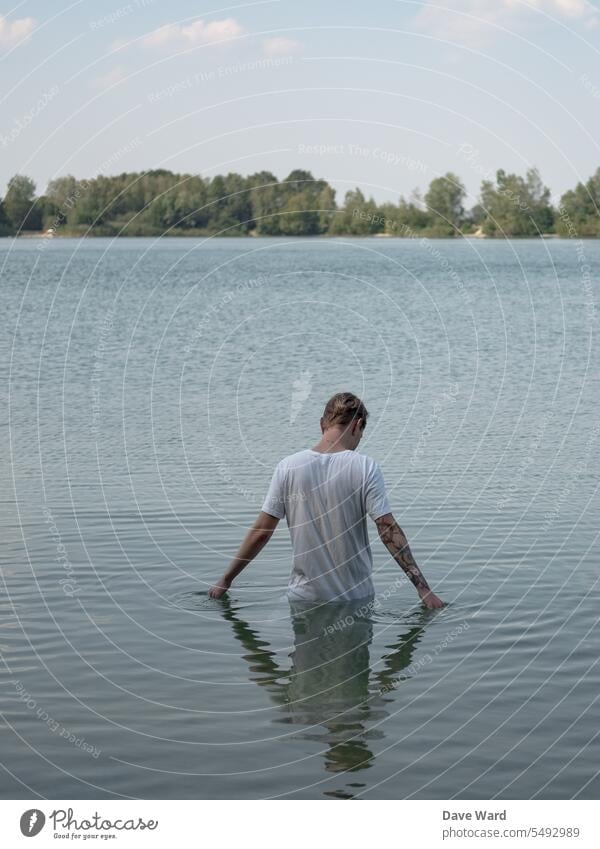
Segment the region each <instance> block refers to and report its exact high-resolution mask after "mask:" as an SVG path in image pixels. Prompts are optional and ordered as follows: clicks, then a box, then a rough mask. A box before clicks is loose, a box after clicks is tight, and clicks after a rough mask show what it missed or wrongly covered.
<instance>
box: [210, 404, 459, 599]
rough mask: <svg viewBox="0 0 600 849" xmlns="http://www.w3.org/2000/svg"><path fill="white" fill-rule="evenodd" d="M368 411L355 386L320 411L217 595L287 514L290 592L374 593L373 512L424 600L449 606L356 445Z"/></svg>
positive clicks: (311, 595)
mask: <svg viewBox="0 0 600 849" xmlns="http://www.w3.org/2000/svg"><path fill="white" fill-rule="evenodd" d="M368 415H369V413H368V411H367V408H366V407H365V405H364V404H363V403H362V401H361V400H360V398H357V397H356V395H353V394H352V393H351V392H340V393H338V394H337V395H334V396H333V398H330V399H329V401H328V402H327V404H326V406H325V410H324V412H323V416H322V418H321V434H322V435H321V439H320V441H319V442H318V443H317V444H316V445H315V447H314V448H312V449H306V450H304V451H299V452H298V453H297V454H292V455H291V456H289V457H285V458H284V459H283V460H282V461H281V462H280V463H279V464H278V465H277V468H276V469H275V473H274V474H273V479H272V480H271V486H270V488H269V491H268V493H267V497H266V499H265V502H264V504H263V508H262V510H261V512H260V513H259V514H258V518H257V519H256V521H255V522H254V525H253V526H252V528H250V530H249V531H248V533H247V534H246V537H245V539H244V541H243V542H242V544H241V546H240V548H239V551H238V553H237V554H236V556H235V557H234V558H233V560H232V562H231V564H230V566H229V568H228V569H227V571H226V572H225V574H224V575H223V577H222V578H221V580H220V581H218V582H217V583H216V584H215V585H214V586H213V587H211V588H210V590H209V593H208V594H209V596H210V597H211V598H220V597H221V596H222V595H223V593H224V592H226V591H227V590H228V589H229V587H230V586H231V583H232V581H233V580H234V578H235V577H236V576H237V575H239V573H240V572H241V571H242V569H244V568H245V567H246V566H247V565H248V563H250V561H251V560H253V559H254V558H255V557H256V555H257V554H258V553H259V551H261V550H262V549H263V548H264V546H265V545H266V544H267V543H268V541H269V540H270V539H271V536H272V535H273V531H274V530H275V528H276V527H277V524H278V523H279V520H280V519H283V518H284V516H285V518H286V520H287V524H288V528H289V531H290V535H291V538H292V547H293V551H294V564H293V568H292V574H291V576H290V581H289V585H288V596H289V597H290V599H292V600H304V601H312V602H321V601H348V600H352V599H356V598H366V597H368V596H372V595H373V594H374V587H373V581H372V578H371V573H372V568H373V560H372V557H371V548H370V546H369V537H368V534H367V518H366V517H367V515H369V516H370V517H371V519H373V521H374V522H375V524H376V525H377V530H378V532H379V536H380V538H381V541H382V542H383V544H384V545H385V546H386V548H387V549H388V551H389V552H390V554H391V555H392V557H393V558H394V560H395V561H396V562H397V563H398V564H399V566H400V567H401V568H402V569H403V570H404V572H405V573H406V575H407V577H408V578H409V580H410V581H412V583H413V585H414V587H415V589H416V591H417V593H418V595H419V597H420V599H421V600H422V602H423V603H424V605H425V606H426V607H428V608H430V609H434V608H438V607H443V606H444V602H443V601H441V599H439V598H438V597H437V596H436V595H435V593H433V592H432V591H431V589H430V588H429V585H428V583H427V581H426V580H425V578H424V577H423V573H422V572H421V570H420V569H419V567H418V566H417V564H416V563H415V559H414V557H413V556H412V553H411V550H410V547H409V545H408V542H407V539H406V537H405V536H404V532H403V531H402V528H401V527H400V526H399V525H398V523H397V522H396V520H395V519H394V517H393V515H392V512H391V510H390V506H389V503H388V500H387V496H386V493H385V487H384V483H383V476H382V474H381V471H380V469H379V466H378V465H377V463H375V461H374V460H372V459H371V458H370V457H367V456H366V454H358V453H356V448H357V447H358V444H359V442H360V440H361V438H362V435H363V432H364V429H365V426H366V424H367V417H368Z"/></svg>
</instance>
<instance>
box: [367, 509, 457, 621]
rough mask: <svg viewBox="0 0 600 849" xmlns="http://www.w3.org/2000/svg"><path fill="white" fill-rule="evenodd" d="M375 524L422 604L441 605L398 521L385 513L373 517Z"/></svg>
mask: <svg viewBox="0 0 600 849" xmlns="http://www.w3.org/2000/svg"><path fill="white" fill-rule="evenodd" d="M375 524H376V525H377V530H378V532H379V538H380V539H381V541H382V543H383V544H384V545H385V547H386V548H387V550H388V551H389V553H390V554H391V555H392V557H393V558H394V560H395V561H396V563H398V565H399V566H400V567H401V568H402V569H403V571H404V572H405V573H406V576H407V577H408V579H409V580H410V581H411V582H412V583H413V585H414V587H415V589H416V591H417V593H418V594H419V597H420V599H421V601H422V602H423V604H424V605H425V606H426V607H428V608H429V609H430V610H433V609H434V608H439V607H443V606H444V602H443V601H442V600H441V599H440V598H438V597H437V596H436V594H435V593H434V592H432V591H431V589H430V587H429V584H428V583H427V581H426V580H425V576H424V575H423V573H422V572H421V570H420V569H419V567H418V566H417V563H416V561H415V558H414V557H413V555H412V551H411V550H410V546H409V544H408V540H407V539H406V536H405V535H404V531H403V530H402V528H401V527H400V525H399V524H398V522H396V520H395V519H394V517H393V515H392V514H391V513H386V514H385V516H380V517H379V518H378V519H375Z"/></svg>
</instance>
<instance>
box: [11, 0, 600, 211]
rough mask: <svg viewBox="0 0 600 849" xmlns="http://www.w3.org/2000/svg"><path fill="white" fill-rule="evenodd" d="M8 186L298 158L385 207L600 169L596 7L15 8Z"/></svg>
mask: <svg viewBox="0 0 600 849" xmlns="http://www.w3.org/2000/svg"><path fill="white" fill-rule="evenodd" d="M0 66H1V79H2V86H1V89H0V99H1V101H2V107H1V111H0V169H1V173H0V192H1V193H4V191H5V188H6V184H7V182H8V180H9V179H10V177H11V176H12V175H13V174H15V173H21V174H27V175H28V176H30V177H32V178H33V179H34V180H35V182H36V185H37V190H38V193H40V194H41V193H42V192H43V191H44V190H45V187H46V185H47V183H48V181H49V180H51V179H54V178H56V177H59V176H63V175H66V174H73V175H74V176H76V177H79V178H84V177H91V176H95V175H96V174H99V173H103V174H118V173H122V172H123V171H142V170H147V169H153V168H167V169H170V170H173V171H177V172H182V173H194V174H201V175H203V176H205V177H210V176H212V175H215V174H221V173H227V172H229V171H237V172H240V173H242V174H251V173H255V172H257V171H264V170H266V171H271V172H272V173H274V174H275V175H276V176H277V177H279V178H280V179H282V178H284V177H285V176H286V175H287V174H288V173H289V172H290V171H292V170H293V169H295V168H303V169H307V170H309V171H311V172H312V173H313V175H314V176H315V177H320V178H324V179H327V180H328V181H329V182H330V183H332V185H333V186H334V187H335V188H336V191H337V193H338V195H337V196H338V200H341V199H342V198H343V194H344V192H345V191H347V190H348V189H352V188H354V187H355V186H359V187H360V188H361V189H362V190H363V191H364V192H365V194H368V195H373V196H374V197H375V198H376V199H377V200H378V201H393V202H396V201H397V200H398V198H399V196H401V195H403V196H409V195H410V193H411V192H412V191H413V190H414V189H415V188H418V189H420V190H421V191H424V190H426V188H427V185H428V184H429V182H430V181H431V180H432V179H434V178H435V177H436V176H439V175H440V174H444V173H446V172H448V171H453V172H454V173H456V174H458V175H459V177H460V178H461V179H462V181H463V183H464V184H465V186H466V188H467V191H468V200H469V202H471V203H475V202H476V200H477V195H478V191H479V186H480V183H481V180H482V179H488V178H493V176H494V174H495V172H496V170H497V169H498V168H504V169H505V170H507V171H513V172H517V173H519V174H524V173H525V172H526V170H527V169H528V168H531V167H533V166H536V167H538V168H539V170H540V172H541V174H542V177H543V179H544V181H545V183H546V184H547V185H548V186H550V188H551V190H552V194H553V198H555V199H556V200H557V199H558V198H559V196H560V195H561V194H562V193H563V192H564V191H566V190H567V189H569V188H572V187H573V186H574V185H575V184H576V183H577V182H578V181H580V180H585V179H587V178H588V177H589V176H590V175H591V174H592V173H593V172H594V171H595V170H596V169H597V168H598V167H599V166H600V9H599V6H598V5H594V4H592V3H589V2H586V0H528V2H520V0H492V1H491V2H488V0H440V2H439V3H423V2H415V0H391V2H388V0H379V2H373V3H365V2H364V0H360V1H359V0H346V2H340V1H339V0H330V2H327V3H324V2H323V0H320V2H315V0H302V2H299V0H260V1H259V2H248V3H237V4H235V5H233V4H232V5H219V4H218V3H214V4H210V3H207V2H204V3H203V2H192V1H191V0H189V2H184V0H171V2H169V3H164V2H160V0H131V2H123V0H116V2H113V0H107V2H102V3H98V2H95V0H77V2H70V3H69V2H60V0H59V2H55V3H52V4H50V3H48V2H41V0H36V2H20V3H19V2H14V3H13V5H12V6H11V5H9V4H4V5H1V4H0Z"/></svg>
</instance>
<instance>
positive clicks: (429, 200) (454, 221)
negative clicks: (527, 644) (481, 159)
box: [425, 171, 466, 236]
mask: <svg viewBox="0 0 600 849" xmlns="http://www.w3.org/2000/svg"><path fill="white" fill-rule="evenodd" d="M465 197H466V191H465V187H464V186H463V184H462V183H461V181H460V179H459V178H458V177H457V176H456V174H453V173H452V172H451V171H449V172H448V173H447V174H444V176H443V177H436V178H435V180H432V181H431V183H430V184H429V189H428V190H427V194H426V195H425V204H426V205H427V210H428V212H429V215H430V218H431V226H432V228H433V230H434V231H435V233H436V234H439V235H441V236H455V235H457V233H458V232H459V231H460V228H461V227H462V225H463V223H464V220H465V208H464V200H465Z"/></svg>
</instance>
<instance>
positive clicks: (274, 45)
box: [263, 38, 301, 56]
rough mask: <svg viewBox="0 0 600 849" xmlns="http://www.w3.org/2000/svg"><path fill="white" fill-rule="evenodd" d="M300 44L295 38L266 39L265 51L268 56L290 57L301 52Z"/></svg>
mask: <svg viewBox="0 0 600 849" xmlns="http://www.w3.org/2000/svg"><path fill="white" fill-rule="evenodd" d="M300 47H301V45H300V42H299V41H294V39H293V38H266V39H265V40H264V41H263V50H264V52H265V55H267V56H290V55H291V54H292V53H298V52H299V51H300Z"/></svg>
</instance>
